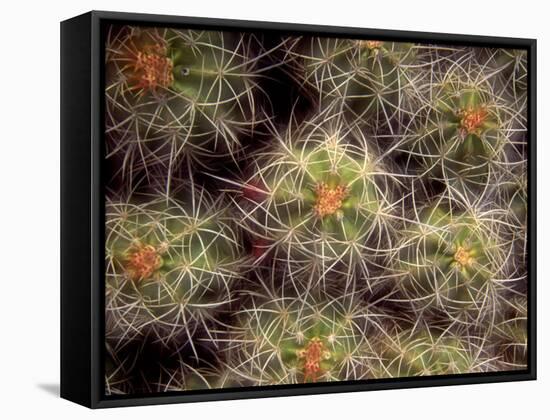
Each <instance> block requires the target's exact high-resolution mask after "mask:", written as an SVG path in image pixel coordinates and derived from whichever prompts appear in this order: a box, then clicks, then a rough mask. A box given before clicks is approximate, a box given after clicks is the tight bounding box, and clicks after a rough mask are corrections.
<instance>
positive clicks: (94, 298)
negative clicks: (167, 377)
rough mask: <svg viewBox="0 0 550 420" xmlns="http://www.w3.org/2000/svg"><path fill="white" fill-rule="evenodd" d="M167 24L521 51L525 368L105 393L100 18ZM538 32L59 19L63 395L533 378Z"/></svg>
mask: <svg viewBox="0 0 550 420" xmlns="http://www.w3.org/2000/svg"><path fill="white" fill-rule="evenodd" d="M115 22H116V23H125V24H141V25H143V24H151V25H167V26H175V27H178V26H180V27H185V28H203V29H213V30H242V31H252V30H253V31H275V32H284V33H286V34H292V33H296V34H310V35H322V36H327V35H329V36H337V37H370V38H375V39H381V40H404V39H406V40H408V41H411V42H424V43H439V44H460V45H465V46H486V47H501V48H514V49H525V50H527V57H528V58H527V59H528V95H529V100H528V134H529V141H528V224H527V228H528V270H529V273H528V369H526V370H524V371H510V372H498V373H481V374H477V373H476V374H465V375H444V376H437V377H415V378H412V377H411V378H396V379H380V380H369V381H350V382H338V383H314V384H303V385H278V386H269V387H267V386H262V387H247V388H238V389H214V390H208V391H188V392H181V393H175V392H170V393H166V394H147V395H130V396H105V395H104V383H103V381H104V371H103V369H104V368H103V352H104V326H103V320H104V309H103V308H104V296H103V295H104V292H103V290H104V288H103V287H104V273H103V271H104V270H103V267H104V226H105V223H104V221H105V217H104V184H103V182H104V179H103V176H102V161H103V107H104V105H103V95H104V81H103V65H104V51H103V50H104V40H103V30H102V27H103V25H105V24H107V23H115ZM535 194H536V40H535V39H518V38H503V37H488V36H472V35H456V34H441V33H425V32H410V31H395V30H379V29H362V28H351V27H350V28H348V27H333V26H318V25H303V24H289V23H272V22H254V21H244V20H243V21H240V20H225V19H209V18H195V17H178V16H165V15H148V14H133V13H118V12H104V11H92V12H88V13H86V14H83V15H80V16H77V17H74V18H72V19H69V20H66V21H64V22H62V23H61V397H62V398H65V399H68V400H70V401H73V402H76V403H78V404H82V405H85V406H87V407H90V408H104V407H118V406H135V405H150V404H167V403H181V402H194V401H213V400H229V399H242V398H263V397H279V396H289V395H305V394H324V393H335V392H355V391H367V390H384V389H395V388H416V387H432V386H446V385H463V384H481V383H490V382H507V381H525V380H534V379H536V347H537V342H536V197H535Z"/></svg>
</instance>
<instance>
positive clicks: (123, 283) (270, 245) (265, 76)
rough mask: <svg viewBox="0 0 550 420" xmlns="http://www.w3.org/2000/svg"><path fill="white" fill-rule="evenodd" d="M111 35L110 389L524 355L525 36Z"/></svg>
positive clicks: (151, 30) (122, 31)
mask: <svg viewBox="0 0 550 420" xmlns="http://www.w3.org/2000/svg"><path fill="white" fill-rule="evenodd" d="M105 40H106V41H105V42H106V45H105V59H106V62H105V118H104V121H105V142H106V147H105V165H104V168H105V172H106V176H105V179H106V202H105V222H106V226H105V333H106V334H105V346H106V350H105V392H106V393H107V394H133V393H134V394H144V393H164V392H176V391H188V390H207V389H215V388H235V387H249V386H272V385H282V384H303V383H317V382H328V381H353V380H356V381H359V380H360V381H376V380H379V379H387V378H403V377H410V376H434V375H449V374H468V373H479V372H495V371H507V370H520V369H525V368H526V367H527V363H528V357H527V342H528V336H527V324H528V322H527V321H528V320H527V313H528V300H527V291H528V276H527V259H528V255H527V251H526V250H527V246H526V241H527V214H528V209H527V201H528V200H527V187H528V186H527V148H528V144H527V139H528V132H527V128H526V127H527V70H526V69H527V65H526V59H527V58H526V52H525V51H519V50H517V51H516V50H500V49H491V48H481V47H479V48H477V47H463V46H449V45H445V46H443V45H431V44H417V43H411V42H396V41H395V40H392V41H388V40H384V39H379V40H378V39H371V40H366V39H343V38H328V37H327V38H323V37H314V36H285V35H281V34H277V33H275V32H273V33H265V34H258V33H252V32H247V33H245V32H219V31H212V30H200V29H196V28H195V29H181V28H162V27H138V26H127V25H118V24H113V25H110V26H109V27H107V28H106V36H105Z"/></svg>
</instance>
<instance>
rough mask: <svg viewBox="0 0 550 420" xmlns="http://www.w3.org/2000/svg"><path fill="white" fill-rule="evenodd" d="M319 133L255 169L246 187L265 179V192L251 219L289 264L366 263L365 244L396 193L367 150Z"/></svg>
mask: <svg viewBox="0 0 550 420" xmlns="http://www.w3.org/2000/svg"><path fill="white" fill-rule="evenodd" d="M318 134H319V133H317V136H315V135H312V136H310V137H308V138H307V140H301V141H296V142H293V143H292V145H286V144H283V143H281V144H280V148H279V150H278V151H276V152H273V153H270V154H268V155H267V160H265V161H264V160H262V159H260V161H259V162H258V163H257V164H256V165H255V168H256V169H255V172H254V174H253V176H252V177H251V178H250V180H249V181H248V183H253V182H255V180H261V183H262V184H263V185H264V188H265V190H266V194H264V195H263V196H260V199H261V203H260V205H256V210H255V212H254V213H252V214H251V215H247V219H246V222H247V226H248V229H249V230H250V231H251V232H252V233H253V234H255V235H257V236H260V237H263V238H266V239H267V241H268V242H269V243H272V244H275V247H276V249H277V252H278V256H279V257H280V258H283V259H284V260H286V261H287V262H288V261H290V262H291V261H293V260H304V259H307V260H311V259H313V260H315V261H317V263H319V262H321V263H322V264H325V268H326V266H330V265H334V264H338V263H343V264H344V265H345V266H348V267H351V266H354V265H355V264H356V263H357V264H360V263H361V262H362V260H363V256H364V253H363V252H366V249H365V243H366V242H367V241H369V240H375V239H376V238H375V237H376V235H377V232H378V229H379V227H380V226H381V225H384V223H386V220H385V217H384V211H383V209H384V205H385V204H387V202H386V201H385V200H387V198H388V197H387V196H388V195H389V193H390V191H389V188H388V185H387V180H385V179H384V177H379V176H378V173H379V168H378V166H377V165H376V164H375V163H374V162H373V158H372V156H371V153H370V152H369V150H367V149H365V148H362V147H359V146H357V145H353V144H351V143H348V142H344V141H343V140H337V138H336V137H331V136H327V133H326V132H325V133H323V132H321V133H320V134H321V135H320V136H318ZM325 136H327V137H325ZM257 200H258V198H257V197H255V198H254V199H253V201H257Z"/></svg>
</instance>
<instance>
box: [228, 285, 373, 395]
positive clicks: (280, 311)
mask: <svg viewBox="0 0 550 420" xmlns="http://www.w3.org/2000/svg"><path fill="white" fill-rule="evenodd" d="M237 316H238V318H239V320H240V324H239V325H238V326H237V327H235V328H234V332H233V333H232V336H231V340H230V341H231V342H235V343H239V344H240V345H239V346H238V347H236V348H235V349H234V351H232V352H230V356H228V359H229V361H230V362H229V365H228V368H230V369H232V370H233V373H234V375H235V376H237V377H240V378H242V379H243V380H245V381H246V382H244V383H248V384H249V385H276V384H282V383H314V382H326V381H338V380H352V379H361V378H363V377H364V375H365V372H366V366H365V363H364V360H363V359H362V357H361V354H360V353H359V349H360V348H361V346H363V345H365V341H366V340H367V336H366V335H365V332H364V330H363V329H362V328H364V327H363V326H362V325H364V322H362V320H363V319H364V318H363V314H362V309H361V307H360V306H358V305H357V306H354V305H353V303H352V304H349V303H346V302H344V301H342V300H341V299H340V300H337V299H332V300H326V301H323V300H318V301H315V302H314V303H308V302H304V301H303V300H302V299H300V298H296V297H290V296H288V297H287V296H285V295H284V294H283V295H282V296H280V297H270V298H269V299H264V301H263V302H261V301H260V302H253V303H252V304H251V306H248V307H245V308H244V309H243V310H242V311H241V312H240V313H238V314H237Z"/></svg>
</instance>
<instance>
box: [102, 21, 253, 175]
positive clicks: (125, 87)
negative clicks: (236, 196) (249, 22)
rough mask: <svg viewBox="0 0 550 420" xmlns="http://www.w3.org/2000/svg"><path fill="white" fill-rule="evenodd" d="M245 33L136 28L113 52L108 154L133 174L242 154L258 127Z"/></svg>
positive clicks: (118, 41) (109, 69)
mask: <svg viewBox="0 0 550 420" xmlns="http://www.w3.org/2000/svg"><path fill="white" fill-rule="evenodd" d="M243 36H244V35H239V34H234V35H233V34H231V33H229V32H213V31H193V30H176V29H169V30H168V29H166V30H162V31H161V30H157V29H148V28H144V29H139V28H131V29H126V30H125V31H122V32H121V33H120V34H118V36H113V40H112V41H111V43H112V45H110V46H109V49H108V54H107V63H106V65H107V77H106V79H107V89H106V94H107V118H106V123H107V125H108V129H107V134H108V135H109V136H110V137H111V138H112V142H113V145H112V146H111V148H112V150H111V151H109V153H121V152H122V153H123V158H124V159H125V161H126V162H128V163H127V164H129V162H130V161H135V162H134V164H133V165H132V166H131V167H132V168H140V167H143V166H145V167H147V166H150V165H153V164H158V163H161V164H164V165H166V166H168V165H170V164H173V163H174V161H175V159H177V158H178V157H180V156H184V155H186V156H189V157H191V158H193V159H194V160H195V161H196V162H197V163H200V161H201V159H200V157H201V156H202V157H204V156H211V155H212V154H217V155H219V156H222V155H232V154H235V153H237V152H239V150H240V148H241V139H242V136H243V134H246V133H250V132H251V131H252V130H253V128H254V126H255V124H256V115H257V109H256V105H255V103H256V102H257V101H258V100H259V99H258V97H257V93H258V92H259V90H258V89H257V88H256V86H257V83H256V82H255V78H256V77H257V73H256V67H257V60H255V59H254V57H253V56H252V54H251V52H250V51H249V43H247V42H246V41H245V40H243Z"/></svg>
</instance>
